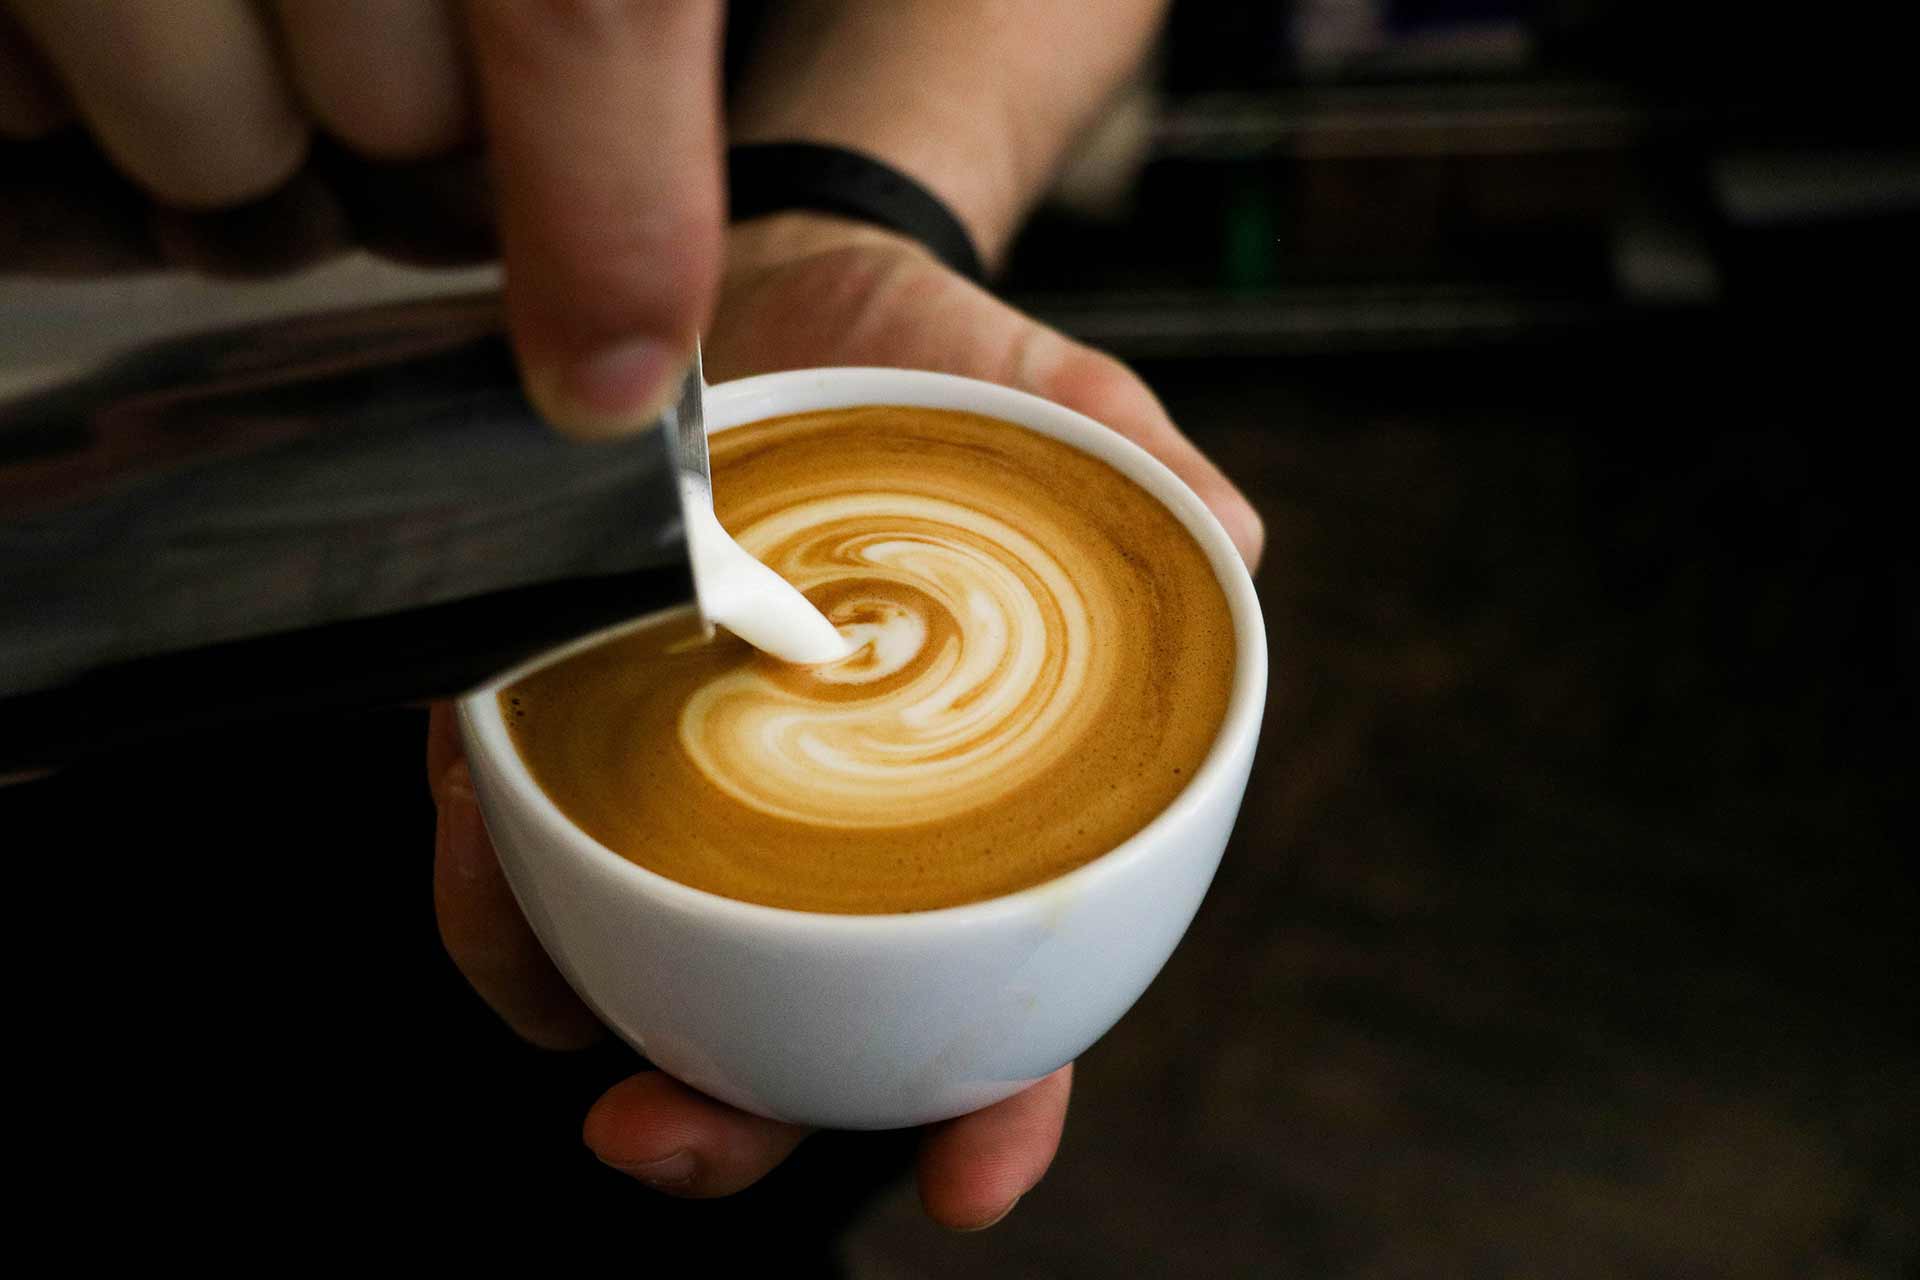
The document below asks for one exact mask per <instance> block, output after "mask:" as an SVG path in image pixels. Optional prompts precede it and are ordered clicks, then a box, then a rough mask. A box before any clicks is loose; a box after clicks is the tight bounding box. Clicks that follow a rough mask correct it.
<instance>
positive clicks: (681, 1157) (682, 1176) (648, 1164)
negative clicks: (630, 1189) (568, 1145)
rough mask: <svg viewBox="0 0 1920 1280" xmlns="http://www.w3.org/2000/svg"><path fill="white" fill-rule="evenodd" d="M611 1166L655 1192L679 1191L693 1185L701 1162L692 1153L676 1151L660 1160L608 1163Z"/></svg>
mask: <svg viewBox="0 0 1920 1280" xmlns="http://www.w3.org/2000/svg"><path fill="white" fill-rule="evenodd" d="M607 1163H608V1164H609V1165H612V1166H613V1167H614V1168H616V1169H618V1170H619V1171H620V1172H622V1173H624V1174H626V1175H627V1176H628V1177H631V1178H637V1179H639V1180H640V1181H641V1182H644V1183H646V1184H647V1185H648V1186H650V1187H652V1188H653V1189H654V1190H655V1191H679V1190H682V1189H684V1188H686V1187H688V1186H691V1185H692V1184H693V1175H694V1174H695V1173H697V1172H699V1167H700V1166H699V1162H698V1161H696V1160H695V1159H694V1158H693V1152H691V1151H676V1152H674V1153H673V1154H672V1155H670V1156H665V1157H663V1158H661V1159H659V1160H643V1161H641V1162H639V1163H637V1164H621V1163H619V1162H616V1161H612V1160H609V1161H607Z"/></svg>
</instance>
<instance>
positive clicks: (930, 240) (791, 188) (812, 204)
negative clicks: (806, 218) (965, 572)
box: [727, 142, 986, 281]
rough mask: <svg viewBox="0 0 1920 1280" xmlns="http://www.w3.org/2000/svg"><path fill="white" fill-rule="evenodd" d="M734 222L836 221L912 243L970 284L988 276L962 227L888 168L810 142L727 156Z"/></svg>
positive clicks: (760, 146) (755, 145)
mask: <svg viewBox="0 0 1920 1280" xmlns="http://www.w3.org/2000/svg"><path fill="white" fill-rule="evenodd" d="M727 187H728V198H729V201H730V203H731V216H732V218H733V220H734V221H735V222H739V221H742V220H744V219H747V218H758V217H760V216H761V215H763V214H769V213H782V212H785V211H787V210H791V209H810V210H813V211H815V212H818V213H832V214H838V215H839V216H840V217H843V218H853V219H856V220H858V221H860V222H871V223H874V224H876V225H878V226H882V227H886V228H888V229H889V230H892V231H898V232H900V233H901V234H902V235H907V236H912V237H913V238H914V239H915V240H918V241H919V242H920V243H921V244H923V245H925V246H926V247H927V248H928V249H930V250H932V251H933V254H934V256H935V257H937V258H939V259H940V260H941V261H942V262H944V263H946V264H947V265H948V266H950V267H952V268H953V269H954V270H955V271H958V272H959V273H960V274H961V275H964V276H966V277H967V278H968V279H970V280H975V281H984V280H985V279H986V270H985V268H984V267H982V266H981V264H980V254H979V252H978V251H977V250H976V249H975V248H974V247H973V238H972V237H971V236H969V235H968V234H967V229H966V228H965V227H963V226H961V225H960V219H958V218H956V217H954V216H953V211H952V210H951V209H949V208H947V206H946V205H944V204H942V203H941V202H940V198H939V197H938V196H936V195H934V194H933V193H932V192H931V191H929V190H927V189H926V188H925V187H923V186H921V185H920V184H919V183H917V182H915V181H914V180H913V179H912V178H909V177H908V176H907V175H906V174H904V173H901V172H900V171H899V170H898V169H895V168H893V167H892V166H890V165H886V164H882V163H881V162H880V161H878V160H875V159H874V158H873V157H872V156H869V155H864V154H862V153H861V152H858V151H850V150H848V149H847V148H845V147H829V146H823V145H821V144H819V143H815V142H750V143H745V144H743V145H741V146H737V147H733V148H731V149H730V150H729V151H728V152H727Z"/></svg>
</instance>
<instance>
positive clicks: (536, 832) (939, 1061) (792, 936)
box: [460, 369, 1267, 1129]
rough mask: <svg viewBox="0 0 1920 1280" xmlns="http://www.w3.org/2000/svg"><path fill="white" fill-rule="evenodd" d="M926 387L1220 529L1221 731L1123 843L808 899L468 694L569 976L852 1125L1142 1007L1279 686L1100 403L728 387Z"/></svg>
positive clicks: (546, 930)
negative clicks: (984, 877)
mask: <svg viewBox="0 0 1920 1280" xmlns="http://www.w3.org/2000/svg"><path fill="white" fill-rule="evenodd" d="M861 404H908V405H921V406H926V407H930V408H952V409H966V410H971V411H973V412H976V413H984V414H988V415H991V416H993V417H998V418H1003V419H1006V420H1008V421H1011V422H1017V423H1020V424H1022V425H1024V426H1027V427H1031V428H1033V429H1035V430H1037V431H1041V432H1044V433H1045V434H1047V435H1050V436H1054V437H1057V438H1059V439H1061V440H1065V441H1067V442H1068V443H1070V444H1073V445H1075V446H1077V447H1078V448H1081V449H1083V450H1085V451H1086V452H1088V453H1092V454H1094V455H1095V456H1097V457H1100V458H1103V459H1105V460H1106V461H1108V462H1109V463H1111V464H1113V465H1114V466H1115V467H1117V468H1119V469H1120V470H1121V471H1122V472H1124V473H1126V474H1127V475H1128V476H1130V477H1132V478H1133V479H1134V480H1135V481H1137V482H1138V483H1140V484H1141V485H1142V486H1143V487H1145V488H1146V489H1147V490H1148V491H1149V492H1151V493H1153V494H1154V495H1155V496H1157V497H1159V498H1160V499H1161V500H1162V501H1163V502H1165V503H1166V505H1167V506H1168V507H1169V508H1170V509H1172V510H1173V511H1174V513H1175V514H1177V515H1178V516H1179V517H1180V518H1181V520H1182V521H1184V522H1185V524H1186V525H1187V527H1188V528H1189V529H1191V530H1192V531H1193V533H1194V535H1195V536H1196V537H1197V538H1198V540H1199V541H1200V543H1201V545H1202V546H1203V547H1204V548H1205V549H1206V552H1207V555H1208V558H1209V559H1210V561H1211V562H1212V564H1213V568H1214V571H1215V573H1216V574H1218V576H1219V579H1220V582H1221V585H1222V586H1223V587H1224V588H1225V590H1226V594H1227V599H1228V601H1229V603H1230V605H1231V607H1232V610H1233V619H1234V626H1235V630H1236V633H1237V637H1238V646H1237V649H1236V664H1237V665H1236V668H1235V673H1234V682H1233V690H1232V694H1231V698H1230V700H1229V703H1228V708H1227V716H1226V720H1225V722H1224V724H1223V725H1222V727H1221V730H1220V735H1219V737H1218V738H1217V739H1216V741H1215V742H1214V745H1213V749H1212V752H1211V753H1210V754H1209V755H1208V756H1207V759H1206V761H1205V762H1204V764H1203V765H1202V766H1201V768H1200V769H1199V771H1198V772H1197V773H1196V774H1195V776H1194V779H1193V781H1192V782H1191V783H1190V784H1189V785H1188V787H1187V789H1186V790H1185V791H1183V792H1182V793H1181V794H1180V795H1179V796H1178V797H1177V798H1176V799H1175V800H1174V802H1173V803H1172V805H1170V806H1169V807H1168V808H1167V809H1166V811H1165V812H1163V813H1162V814H1161V815H1160V816H1159V817H1158V818H1156V819H1155V820H1154V821H1153V822H1152V823H1151V824H1149V825H1148V826H1147V827H1146V828H1145V829H1144V830H1142V831H1141V832H1139V833H1138V834H1137V835H1135V836H1134V837H1133V838H1132V839H1130V840H1128V841H1126V842H1125V843H1124V844H1122V845H1120V846H1119V847H1118V848H1116V849H1114V850H1113V851H1112V852H1110V853H1108V854H1106V855H1105V856H1103V857H1101V858H1098V859H1096V860H1095V861H1093V862H1091V863H1089V864H1087V865H1086V866H1084V867H1081V868H1079V869H1078V870H1076V871H1073V872H1070V873H1069V874H1067V875H1065V876H1062V877H1060V878H1059V879H1056V880H1053V881H1050V882H1049V883H1047V884H1044V885H1040V886H1038V887H1036V888H1032V889H1027V890H1023V891H1022V892H1020V893H1016V894H1011V895H1008V896H1006V897H1002V898H996V899H993V900H991V901H988V902H981V903H974V904H971V905H968V906H962V907H950V908H946V909H944V910H939V911H926V912H916V913H912V914H901V915H886V916H835V915H821V914H814V913H808V912H799V911H787V910H781V909H777V908H772V907H763V906H757V905H754V904H751V903H744V902H737V901H734V900H732V899H729V898H722V897H718V896H716V895H713V894H709V893H705V892H703V891H701V890H697V889H692V888H689V887H687V886H685V885H682V884H679V883H677V882H674V881H671V880H667V879H665V878H663V877H661V876H658V875H655V874H653V873H652V872H650V871H646V870H644V869H642V868H640V867H638V866H635V865H634V864H633V863H630V862H628V861H626V860H625V859H623V858H621V857H619V856H618V855H616V854H614V853H613V852H611V851H610V850H608V849H607V848H605V847H604V846H603V845H601V844H599V843H598V842H597V841H595V840H593V839H591V838H590V837H588V836H587V835H586V834H585V833H583V832H581V831H580V830H578V829H577V828H575V827H574V826H573V825H572V824H570V823H569V822H568V821H567V820H566V819H565V818H564V817H562V816H561V814H560V813H559V811H558V810H557V809H555V808H554V806H553V805H552V803H551V802H549V801H548V800H547V798H546V796H545V794H544V793H543V792H541V790H540V789H539V787H538V786H537V785H536V784H535V783H534V782H533V780H532V778H531V777H530V776H529V774H528V773H527V771H526V768H525V766H524V765H523V764H522V763H521V761H520V758H519V756H518V754H517V753H516V752H515V751H514V748H513V746H512V744H511V742H510V741H509V739H508V736H507V731H506V726H505V725H504V723H503V722H502V719H501V716H500V710H499V706H498V703H497V701H496V699H495V697H494V694H493V691H492V690H484V691H481V692H479V693H476V694H474V695H472V696H470V697H468V698H466V699H465V700H464V701H463V702H462V703H461V704H460V725H461V732H462V734H463V736H464V738H465V740H466V746H467V752H468V756H469V759H470V761H471V765H472V769H473V778H474V785H475V788H476V790H477V791H478V793H479V796H480V805H481V810H482V812H483V813H484V815H485V817H486V823H487V829H488V831H489V832H490V833H491V834H492V837H493V841H494V845H495V847H496V848H497V849H498V850H499V853H500V861H501V863H502V865H503V866H504V867H505V869H506V873H507V878H508V880H509V881H510V882H511V884H512V886H513V890H514V893H515V895H516V896H517V897H518V898H519V901H520V905H521V907H522V908H523V909H524V910H525V911H526V914H527V918H528V919H529V920H530V921H531V922H532V924H533V927H534V930H535V931H536V932H537V933H538V934H539V936H540V939H541V941H542V942H543V943H544V944H545V946H546V948H547V950H548V952H549V953H551V954H552V956H553V957H554V959H555V961H556V962H557V963H558V964H559V966H560V969H561V971H562V972H563V973H565V974H566V976H567V979H568V981H570V982H571V983H572V984H573V987H574V989H575V990H576V991H578V992H579V993H580V994H581V996H582V997H583V998H584V999H585V1000H586V1001H587V1003H588V1004H589V1005H591V1006H592V1007H593V1009H594V1011H595V1012H596V1013H598V1014H599V1015H600V1017H601V1018H602V1020H604V1021H605V1022H606V1023H607V1025H608V1026H610V1027H612V1028H613V1029H614V1030H615V1031H616V1032H618V1033H619V1034H620V1035H621V1036H622V1037H623V1038H624V1039H625V1040H626V1041H627V1042H628V1043H629V1044H631V1045H633V1047H634V1048H635V1049H637V1050H639V1051H640V1052H641V1053H643V1054H645V1055H646V1056H647V1057H648V1058H649V1059H651V1060H652V1061H653V1063H654V1064H655V1065H657V1066H659V1067H660V1068H661V1069H663V1070H665V1071H667V1072H669V1073H671V1074H672V1075H674V1076H677V1077H678V1078H679V1079H681V1080H684V1081H686V1082H687V1083H688V1084H690V1085H692V1086H694V1087H695V1088H697V1089H700V1090H702V1091H703V1092H706V1093H708V1094H711V1095H712V1096H714V1097H716V1098H720V1099H723V1100H725V1101H727V1102H730V1103H732V1104H734V1105H735V1106H738V1107H742V1108H745V1109H746V1110H749V1111H754V1112H758V1113H759V1114H761V1115H766V1116H773V1117H776V1118H778V1119H782V1120H790V1121H796V1122H801V1123H806V1124H814V1125H823V1126H830V1127H836V1128H856V1129H880V1128H892V1127H897V1126H904V1125H914V1124H922V1123H926V1122H929V1121H933V1120H940V1119H945V1118H947V1117H950V1116H954V1115H959V1114H962V1113H964V1112H967V1111H972V1110H975V1109H977V1108H979V1107H982V1106H985V1105H987V1104H988V1103H991V1102H995V1101H998V1100H999V1099H1001V1098H1004V1097H1006V1096H1008V1095H1010V1094H1012V1093H1014V1092H1016V1091H1018V1090H1019V1089H1021V1088H1022V1087H1023V1086H1025V1085H1027V1084H1029V1083H1030V1082H1032V1081H1034V1080H1037V1079H1039V1078H1040V1077H1042V1076H1044V1075H1046V1074H1047V1073H1049V1072H1051V1071H1053V1070H1054V1069H1055V1068H1057V1067H1060V1066H1062V1065H1064V1064H1066V1063H1068V1062H1070V1061H1072V1060H1073V1059H1074V1058H1076V1057H1078V1056H1079V1055H1080V1053H1081V1052H1083V1051H1084V1050H1085V1049H1086V1048H1087V1047H1088V1046H1089V1045H1091V1044H1092V1043H1093V1042H1094V1041H1095V1040H1097V1039H1099V1038H1100V1036H1102V1035H1104V1034H1105V1033H1106V1031H1107V1030H1108V1029H1109V1028H1110V1027H1112V1026H1113V1024H1114V1023H1115V1022H1117V1021H1118V1020H1119V1019H1120V1016H1121V1015H1122V1014H1124V1013H1125V1012H1126V1011H1127V1009H1128V1008H1129V1007H1130V1006H1131V1005H1132V1004H1133V1002H1134V1001H1135V1000H1136V999H1138V998H1139V996H1140V993H1141V992H1143V991H1144V990H1146V987H1147V984H1148V983H1150V982H1151V981H1152V980H1153V978H1154V975H1155V974H1157V973H1158V972H1159V971H1160V968H1161V966H1162V965H1163V964H1165V963H1166V960H1167V957H1168V956H1169V955H1170V954H1171V953H1172V951H1173V948H1174V946H1175V945H1176V944H1177V943H1178V942H1179V940H1180V937H1181V935H1182V934H1183V933H1185V932H1186V928H1187V925H1188V923H1189V922H1190V921H1191V920H1192V919H1193V914H1194V911H1195V910H1196V909H1197V908H1198V907H1199V905H1200V899H1201V897H1202V895H1204V894H1205V892H1206V889H1207V885H1208V883H1209V882H1210V881H1211V880H1212V878H1213V873H1214V869H1215V867H1216V866H1217V865H1218V864H1219V861H1220V854H1221V851H1222V849H1223V848H1224V847H1225V845H1226V842H1227V836H1228V833H1229V832H1230V831H1231V829H1232V827H1233V821H1234V817H1235V815H1236V814H1237V813H1238V811H1239V807H1240V799H1241V795H1242V794H1243V792H1244V791H1245V789H1246V784H1247V771H1248V768H1249V767H1250V766H1251V764H1252V762H1253V750H1254V743H1255V740H1256V738H1257V737H1258V735H1259V730H1260V715H1261V711H1262V709H1263V706H1264V704H1265V701H1266V685H1267V653H1266V639H1265V631H1264V629H1263V627H1262V624H1261V619H1260V606H1259V602H1258V600H1257V599H1256V598H1255V596H1254V591H1253V583H1252V581H1251V579H1250V578H1249V577H1248V576H1247V571H1246V569H1245V567H1244V566H1243V565H1242V564H1241V562H1240V558H1239V556H1238V555H1237V554H1235V552H1234V549H1233V545H1232V543H1231V542H1230V541H1229V540H1228V538H1227V535H1226V533H1225V531H1224V530H1222V529H1221V528H1220V526H1219V524H1218V522H1216V521H1215V520H1214V519H1213V517H1212V515H1211V514H1209V513H1208V511H1207V510H1206V508H1205V507H1204V506H1203V505H1202V504H1201V503H1200V501H1199V499H1198V498H1196V497H1194V495H1193V494H1192V492H1191V491H1190V490H1188V489H1187V488H1186V486H1185V485H1183V484H1182V483H1181V482H1180V481H1179V480H1178V479H1176V478H1175V477H1174V475H1173V474H1172V473H1171V472H1170V471H1168V470H1167V469H1166V468H1165V467H1163V466H1161V465H1160V464H1159V463H1158V462H1156V461H1154V460H1153V459H1152V458H1151V457H1149V456H1148V455H1147V454H1146V453H1145V452H1143V451H1142V450H1140V449H1138V448H1136V447H1135V446H1134V445H1132V444H1130V443H1128V442H1127V441H1125V440H1123V439H1122V438H1121V437H1119V436H1118V435H1115V434H1114V433H1113V432H1111V431H1109V430H1108V429H1107V428H1105V427H1102V426H1100V425H1099V424H1098V423H1095V422H1093V421H1092V420H1091V419H1088V418H1085V417H1083V416H1081V415H1080V414H1077V413H1073V412H1071V411H1070V410H1067V409H1063V408H1061V407H1059V406H1058V405H1054V404H1050V403H1048V402H1046V401H1044V400H1040V399H1036V398H1035V397H1033V396H1029V395H1026V394H1023V393H1021V392H1018V391H1012V390H1008V389H1007V388H1004V387H998V386H992V385H989V384H986V383H980V382H973V381H970V380H967V379H963V378H953V377H948V376H945V375H941V374H931V373H917V372H909V371H903V370H892V369H812V370H803V371H799V372H793V373H778V374H769V375H766V376H764V377H758V378H748V379H745V380H742V381H739V382H733V383H728V384H725V385H722V386H718V387H715V388H713V389H712V390H711V391H710V392H709V393H708V400H707V422H708V427H709V430H710V431H720V430H724V429H726V428H728V427H732V426H738V425H740V424H742V423H746V422H753V421H757V420H759V419H761V418H767V417H773V416H776V415H779V414H785V413H797V412H802V411H805V410H810V409H828V408H839V407H845V406H851V405H861Z"/></svg>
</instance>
